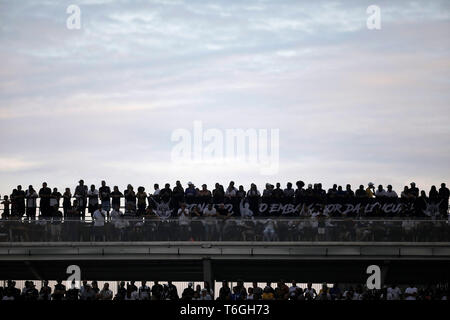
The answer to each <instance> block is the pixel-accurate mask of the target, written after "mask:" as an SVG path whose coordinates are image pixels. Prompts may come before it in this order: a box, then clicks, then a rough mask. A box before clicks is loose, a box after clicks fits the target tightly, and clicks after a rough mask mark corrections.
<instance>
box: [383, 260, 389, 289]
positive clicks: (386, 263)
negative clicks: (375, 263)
mask: <svg viewBox="0 0 450 320" xmlns="http://www.w3.org/2000/svg"><path fill="white" fill-rule="evenodd" d="M388 272H389V261H385V262H384V264H383V265H382V266H381V288H383V286H384V285H385V284H386V278H387V275H388Z"/></svg>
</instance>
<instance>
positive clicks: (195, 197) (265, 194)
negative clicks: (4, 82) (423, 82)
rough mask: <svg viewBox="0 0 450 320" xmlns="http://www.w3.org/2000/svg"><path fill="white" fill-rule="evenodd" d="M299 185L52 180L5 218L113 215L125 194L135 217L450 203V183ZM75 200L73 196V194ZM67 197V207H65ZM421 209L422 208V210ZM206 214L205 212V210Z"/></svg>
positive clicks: (15, 200)
mask: <svg viewBox="0 0 450 320" xmlns="http://www.w3.org/2000/svg"><path fill="white" fill-rule="evenodd" d="M296 186H297V188H296V189H294V188H293V185H292V183H290V182H289V183H287V185H286V188H284V189H283V188H281V185H280V183H277V184H276V186H274V185H272V184H270V183H267V184H266V186H265V189H264V190H263V191H262V193H261V192H260V191H259V190H258V188H257V186H256V185H255V184H251V186H250V189H249V190H247V191H246V190H245V189H244V187H243V186H242V185H240V186H239V187H238V188H236V187H235V184H234V182H233V181H231V182H230V183H229V185H228V187H227V188H226V189H225V188H224V187H223V186H222V185H220V184H219V183H216V184H215V188H214V190H212V191H210V190H208V187H207V185H206V184H203V185H202V187H201V188H197V187H195V185H194V184H193V183H191V182H189V183H188V187H187V188H186V189H184V187H183V186H182V184H181V182H180V181H177V182H176V185H175V187H174V188H171V186H170V184H169V183H166V184H165V186H164V188H162V189H160V187H159V185H158V184H155V185H154V187H153V188H154V191H153V192H146V189H145V188H144V187H142V186H140V187H138V188H137V191H135V190H134V188H133V186H132V185H128V187H127V189H126V190H124V191H123V192H121V191H120V190H119V188H118V187H117V186H114V187H113V188H112V190H111V188H110V187H109V186H107V185H106V182H105V181H102V182H101V186H100V187H99V188H98V189H97V187H96V186H95V185H93V184H92V185H91V186H90V187H89V188H88V186H87V185H85V184H84V181H83V180H80V181H79V184H78V185H77V186H76V188H75V190H74V193H73V194H72V192H71V190H70V188H66V189H65V190H64V192H63V193H62V194H61V192H60V191H59V190H58V189H57V188H53V190H52V189H51V188H49V187H48V186H47V183H46V182H44V183H43V184H42V188H41V189H40V190H39V192H37V191H36V190H35V189H34V188H33V186H31V185H30V186H29V187H28V189H27V190H26V191H24V190H23V189H22V186H20V185H19V186H17V188H16V189H14V190H13V191H12V193H11V195H10V196H7V195H4V197H3V201H2V202H1V204H2V205H3V212H2V218H3V219H9V218H15V219H17V218H23V217H24V216H25V217H26V218H28V219H30V220H34V219H35V218H36V214H37V208H38V205H37V204H38V203H37V199H38V198H39V200H40V201H39V210H40V217H41V218H44V219H45V218H50V217H59V216H61V217H62V216H64V217H65V218H77V219H80V218H81V219H84V218H85V216H86V209H87V210H88V212H89V213H90V214H91V215H92V216H93V215H94V214H95V212H96V211H97V210H98V208H99V206H100V208H101V210H100V213H102V214H106V215H108V216H109V213H110V211H111V209H112V208H119V207H121V199H122V198H123V199H125V214H128V215H133V216H144V215H145V214H146V213H148V211H151V210H153V209H154V208H155V205H156V204H158V203H161V202H163V203H167V204H169V205H170V207H171V208H172V209H173V212H174V213H177V212H179V211H178V209H179V208H180V206H181V204H188V205H189V204H197V203H212V204H214V205H220V204H224V203H232V204H236V203H239V201H241V200H244V201H245V202H246V203H248V205H249V209H250V210H252V212H255V214H256V215H257V211H258V205H259V204H260V203H261V202H265V203H293V204H299V203H312V202H314V203H318V204H326V203H344V202H345V203H352V202H355V201H358V202H362V203H364V201H369V200H370V199H376V200H377V201H386V200H392V199H400V200H401V201H402V202H404V203H415V204H416V207H417V208H420V210H422V208H424V207H426V206H427V205H428V204H429V203H435V204H437V205H438V207H439V212H440V213H441V214H442V215H444V216H446V215H447V211H448V203H449V189H448V188H447V187H446V185H445V183H442V184H441V187H440V189H439V190H437V188H436V187H435V186H432V187H431V189H430V191H429V192H428V195H427V194H426V192H425V191H423V190H422V191H420V192H419V189H418V188H417V187H416V184H415V183H414V182H412V183H411V184H410V187H408V186H405V187H404V189H403V191H402V192H401V193H400V196H399V195H398V194H397V193H396V192H395V191H394V190H393V189H392V186H391V185H388V186H387V188H386V189H384V188H383V186H382V185H379V186H378V187H377V188H375V185H374V184H373V183H369V184H368V186H367V188H365V187H364V186H363V185H360V186H359V188H358V189H357V190H356V191H353V190H352V188H351V185H349V184H347V185H346V187H345V188H343V187H342V186H338V185H336V184H335V185H333V187H332V188H330V189H329V190H328V191H325V190H324V189H323V188H322V184H321V183H317V184H314V185H311V184H309V185H308V186H307V187H306V188H305V183H304V182H303V181H297V182H296ZM73 198H75V200H73V201H72V199H73ZM61 200H62V209H63V210H62V212H61V211H60V210H59V209H60V208H61V207H60V205H61ZM419 212H420V211H419ZM200 214H202V212H200Z"/></svg>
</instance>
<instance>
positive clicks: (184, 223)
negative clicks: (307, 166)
mask: <svg viewBox="0 0 450 320" xmlns="http://www.w3.org/2000/svg"><path fill="white" fill-rule="evenodd" d="M96 224H97V225H98V226H96ZM62 241H70V242H83V241H109V242H113V241H114V242H115V241H124V242H126V241H280V242H283V241H339V242H354V241H359V242H360V241H372V242H373V241H375V242H450V224H449V222H448V221H447V220H411V219H329V218H328V219H320V220H319V219H315V218H295V219H283V218H278V219H239V218H228V219H217V218H212V219H205V218H190V219H182V220H180V219H159V218H157V217H154V218H140V219H135V218H134V219H128V218H124V217H122V218H118V219H115V220H113V221H106V222H105V223H95V222H92V221H80V220H67V219H66V220H60V219H53V220H34V221H33V220H31V221H20V220H1V221H0V242H62Z"/></svg>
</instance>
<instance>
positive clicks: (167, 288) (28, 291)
mask: <svg viewBox="0 0 450 320" xmlns="http://www.w3.org/2000/svg"><path fill="white" fill-rule="evenodd" d="M448 295H449V289H448V286H442V285H427V286H421V287H420V286H419V287H417V286H415V285H413V284H410V285H407V286H401V287H400V286H398V285H396V284H391V285H386V286H383V288H381V289H378V290H377V289H368V288H367V287H366V286H365V285H361V284H357V285H339V284H334V285H333V286H331V287H329V286H328V285H327V284H326V283H324V284H322V286H321V289H320V290H316V289H315V288H313V285H312V284H311V283H308V284H307V285H306V287H303V288H302V287H300V286H298V285H297V282H296V281H292V282H291V283H290V284H287V283H285V282H284V281H283V280H280V281H279V282H278V283H276V284H275V285H274V286H273V285H272V283H271V282H267V283H266V285H265V286H263V287H260V286H259V285H258V283H257V282H253V284H252V285H251V286H249V287H245V286H244V282H243V281H238V282H237V283H236V286H233V287H230V286H229V283H228V282H227V281H223V282H222V287H221V288H220V290H219V292H218V293H217V295H216V294H215V292H214V290H213V289H212V288H211V287H210V285H209V283H208V282H206V281H205V282H204V286H203V288H202V287H201V286H200V285H197V286H196V287H195V288H194V285H193V283H192V282H190V283H189V284H188V286H187V288H185V289H184V290H183V292H182V293H181V295H179V293H178V289H177V287H176V286H175V285H174V284H173V283H172V282H171V281H168V282H167V284H161V283H159V282H158V281H155V282H154V284H153V285H150V283H147V281H141V282H140V283H139V284H136V282H135V281H130V282H128V283H125V281H121V282H120V284H119V285H118V288H117V292H115V293H114V292H113V291H112V290H111V289H110V286H109V283H107V282H106V283H105V284H104V285H103V287H102V288H99V286H98V283H97V281H92V282H91V283H90V284H89V283H88V281H83V283H82V284H81V285H80V286H79V287H78V288H77V287H76V286H75V282H72V285H71V286H70V287H69V288H66V286H65V285H64V284H63V282H62V281H61V280H58V281H57V284H56V285H55V286H54V287H53V288H52V287H50V286H49V284H48V281H44V282H43V285H42V287H41V288H40V290H38V289H36V286H35V284H34V283H33V281H25V286H24V287H23V289H22V290H20V289H19V288H16V283H15V281H11V280H9V281H8V284H7V286H6V287H4V288H2V287H0V300H3V301H8V300H20V301H38V300H41V301H48V300H56V301H61V300H70V301H74V300H88V301H93V300H118V301H121V300H122V301H123V300H182V301H196V300H200V301H201V300H204V301H206V300H219V301H249V300H297V301H302V300H330V301H333V300H334V301H339V300H447V299H448Z"/></svg>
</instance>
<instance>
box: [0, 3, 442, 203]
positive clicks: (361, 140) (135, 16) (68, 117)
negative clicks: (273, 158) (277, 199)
mask: <svg viewBox="0 0 450 320" xmlns="http://www.w3.org/2000/svg"><path fill="white" fill-rule="evenodd" d="M69 4H71V2H70V1H46V2H45V3H43V2H37V1H2V2H1V3H0V21H1V22H0V61H1V62H2V68H0V133H1V136H2V140H1V146H2V148H1V149H0V150H1V151H0V159H3V160H1V161H3V162H0V164H1V165H2V166H1V167H2V169H0V170H2V171H1V178H2V179H0V191H1V192H2V194H3V193H5V192H7V191H8V190H9V189H10V188H11V186H12V185H16V184H17V183H16V182H15V181H16V180H20V181H22V183H27V182H26V181H28V180H30V181H33V183H40V182H41V180H43V179H46V180H48V181H49V183H54V184H58V185H59V186H60V187H63V186H66V185H70V184H71V183H72V180H73V181H77V179H79V178H80V177H82V176H84V177H86V181H88V179H92V180H94V181H95V180H98V179H100V178H105V179H110V180H111V181H114V180H115V181H117V184H120V183H124V184H126V183H127V181H126V180H129V182H133V183H136V184H145V183H153V181H152V180H158V181H159V182H160V183H163V182H164V180H165V179H167V180H168V181H172V180H176V179H177V178H176V177H177V176H178V177H180V178H179V179H181V180H182V179H184V178H185V179H187V180H196V179H197V180H198V183H200V182H201V180H202V179H205V182H208V181H209V183H214V182H215V181H216V180H217V181H221V182H223V183H226V180H231V179H233V180H236V181H237V183H240V182H239V181H242V183H243V184H249V183H250V182H251V181H252V180H254V181H256V182H258V183H265V182H267V181H266V179H268V178H267V177H265V176H261V175H259V173H258V171H257V170H256V171H255V170H253V169H252V168H249V167H245V166H240V165H238V164H236V166H227V167H226V168H223V169H222V170H218V169H217V167H211V166H207V165H205V164H198V165H193V166H190V168H184V167H174V166H173V165H172V164H171V162H170V152H171V148H172V147H173V144H172V143H171V141H170V136H171V133H172V132H173V131H174V130H176V129H178V128H186V129H188V130H191V129H192V122H193V121H194V120H197V119H200V120H202V121H203V122H204V124H205V126H207V127H209V128H216V129H219V130H225V129H228V128H231V129H233V128H242V129H247V128H278V129H280V173H279V176H277V178H279V179H280V180H281V181H288V180H294V179H297V177H298V178H299V179H300V178H302V177H304V180H305V181H306V180H310V181H321V180H323V181H324V183H325V182H326V183H334V181H338V182H339V183H342V184H344V183H346V182H347V181H348V182H351V183H352V184H359V183H365V182H367V181H368V180H376V181H378V182H380V183H383V182H384V181H386V182H385V184H386V183H392V184H394V186H395V187H396V188H397V189H399V188H401V187H402V183H405V182H407V181H409V180H410V179H413V180H415V181H416V182H417V183H418V184H419V185H422V186H423V187H424V188H428V187H429V186H430V184H432V183H434V184H437V183H439V182H441V180H442V181H448V179H449V178H450V175H449V174H450V172H449V170H448V163H449V161H450V149H449V147H448V146H449V145H450V144H449V143H450V138H449V137H450V127H449V126H448V123H449V120H450V113H449V110H450V109H449V107H448V101H449V98H450V93H449V92H450V91H449V90H448V77H449V70H450V69H449V66H450V60H449V58H448V57H449V51H450V42H449V41H448V29H449V27H450V10H449V9H450V4H449V3H448V1H433V2H425V1H423V2H420V3H418V2H413V1H396V2H395V3H394V2H392V1H379V3H378V5H379V6H380V7H381V10H382V16H381V17H382V29H381V30H378V31H369V30H367V29H366V18H367V14H366V11H365V10H366V8H367V6H368V5H369V4H371V3H364V2H360V1H345V2H343V1H337V2H330V1H317V2H314V3H308V2H299V1H283V2H279V1H256V0H254V1H246V2H245V4H244V3H243V2H242V1H226V2H224V1H208V2H205V1H196V2H192V1H162V0H161V1H147V0H145V1H125V0H124V1H100V0H99V1H95V2H93V1H82V2H79V5H80V7H81V12H82V28H81V30H73V31H70V30H67V29H66V27H65V19H66V18H67V14H66V12H65V9H66V7H67V6H68V5H69ZM18 21H20V23H18ZM5 159H6V160H5ZM5 168H6V169H5ZM185 171H186V172H185ZM139 172H142V174H141V175H140V174H137V173H139ZM271 179H272V178H271ZM273 179H276V178H274V177H273ZM366 180H367V181H366ZM24 181H25V182H24ZM112 183H116V182H112Z"/></svg>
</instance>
